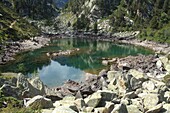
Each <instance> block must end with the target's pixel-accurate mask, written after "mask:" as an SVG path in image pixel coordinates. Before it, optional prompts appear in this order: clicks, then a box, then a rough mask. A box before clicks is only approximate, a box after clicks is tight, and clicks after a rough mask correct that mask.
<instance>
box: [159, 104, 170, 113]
mask: <svg viewBox="0 0 170 113" xmlns="http://www.w3.org/2000/svg"><path fill="white" fill-rule="evenodd" d="M161 113H170V104H164V105H163V109H162V110H161Z"/></svg>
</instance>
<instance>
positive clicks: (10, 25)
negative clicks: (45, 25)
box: [0, 2, 39, 43]
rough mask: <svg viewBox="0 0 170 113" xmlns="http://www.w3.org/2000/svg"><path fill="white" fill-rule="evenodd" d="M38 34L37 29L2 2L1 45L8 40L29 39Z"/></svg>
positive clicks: (0, 6) (0, 14)
mask: <svg viewBox="0 0 170 113" xmlns="http://www.w3.org/2000/svg"><path fill="white" fill-rule="evenodd" d="M38 33H39V30H38V29H37V27H35V26H33V25H31V24H30V23H28V22H27V21H26V20H25V19H23V18H21V17H20V16H19V15H18V14H17V13H15V12H14V11H13V10H11V9H10V8H7V6H6V5H4V3H2V2H0V43H1V42H3V41H6V40H19V39H23V38H29V37H32V36H35V35H37V34H38Z"/></svg>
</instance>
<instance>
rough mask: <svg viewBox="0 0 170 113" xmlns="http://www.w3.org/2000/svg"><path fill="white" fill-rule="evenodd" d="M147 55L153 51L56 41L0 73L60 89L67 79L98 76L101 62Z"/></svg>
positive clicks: (92, 42)
mask: <svg viewBox="0 0 170 113" xmlns="http://www.w3.org/2000/svg"><path fill="white" fill-rule="evenodd" d="M77 48H78V49H79V51H76V52H75V53H73V54H71V55H66V56H57V57H48V56H47V54H46V53H54V52H55V53H56V52H59V51H61V50H62V51H66V50H74V49H77ZM138 54H144V55H149V54H153V51H151V50H149V49H146V48H143V47H138V46H134V45H128V44H117V43H113V42H102V41H95V40H87V39H77V38H69V39H56V40H53V41H52V42H51V44H50V45H49V46H47V47H43V48H41V49H37V50H34V51H29V52H23V53H20V54H18V55H17V56H16V57H15V59H16V60H15V61H12V62H9V63H7V64H6V65H3V66H0V72H17V73H18V72H21V73H23V74H25V75H27V76H29V77H31V76H40V79H41V80H42V81H43V82H44V84H46V85H47V86H49V87H55V86H59V85H62V84H63V83H64V82H65V81H66V80H68V79H71V80H74V81H77V82H80V81H83V80H84V79H85V75H86V74H87V73H91V74H98V72H99V71H100V70H102V69H103V68H106V67H105V66H103V65H102V64H101V62H102V60H101V59H102V58H113V57H125V56H129V55H132V56H135V55H138Z"/></svg>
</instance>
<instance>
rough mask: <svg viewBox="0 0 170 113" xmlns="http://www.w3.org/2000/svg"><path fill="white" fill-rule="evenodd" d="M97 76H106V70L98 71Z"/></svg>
mask: <svg viewBox="0 0 170 113" xmlns="http://www.w3.org/2000/svg"><path fill="white" fill-rule="evenodd" d="M99 76H103V77H106V76H107V70H105V69H103V70H101V71H100V73H99Z"/></svg>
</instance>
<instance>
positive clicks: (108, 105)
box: [105, 102, 114, 113]
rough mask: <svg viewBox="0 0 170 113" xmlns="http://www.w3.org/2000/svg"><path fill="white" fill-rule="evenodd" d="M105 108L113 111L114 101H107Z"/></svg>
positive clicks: (109, 112)
mask: <svg viewBox="0 0 170 113" xmlns="http://www.w3.org/2000/svg"><path fill="white" fill-rule="evenodd" d="M105 108H107V110H108V113H111V111H112V110H113V109H114V103H112V102H106V104H105Z"/></svg>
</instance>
